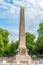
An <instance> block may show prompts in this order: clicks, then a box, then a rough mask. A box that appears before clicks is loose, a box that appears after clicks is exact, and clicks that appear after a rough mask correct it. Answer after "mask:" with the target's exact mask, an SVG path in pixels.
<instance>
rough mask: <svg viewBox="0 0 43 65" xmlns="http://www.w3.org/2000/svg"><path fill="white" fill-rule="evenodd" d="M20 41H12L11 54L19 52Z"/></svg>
mask: <svg viewBox="0 0 43 65" xmlns="http://www.w3.org/2000/svg"><path fill="white" fill-rule="evenodd" d="M17 48H18V41H16V42H15V43H14V42H13V41H12V42H11V44H10V56H14V55H16V53H17Z"/></svg>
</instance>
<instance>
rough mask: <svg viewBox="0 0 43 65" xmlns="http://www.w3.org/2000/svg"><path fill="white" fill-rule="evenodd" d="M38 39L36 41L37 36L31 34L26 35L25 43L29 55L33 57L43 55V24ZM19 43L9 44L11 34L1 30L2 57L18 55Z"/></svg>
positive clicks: (0, 51) (0, 45)
mask: <svg viewBox="0 0 43 65" xmlns="http://www.w3.org/2000/svg"><path fill="white" fill-rule="evenodd" d="M37 32H38V34H39V35H38V38H37V40H36V42H35V41H34V40H35V36H34V35H33V34H31V33H29V32H26V34H25V41H26V46H27V49H28V50H29V51H28V53H29V54H31V55H33V54H35V55H42V54H43V23H40V24H39V29H38V30H37ZM18 45H19V42H18V41H16V42H13V41H11V43H9V32H8V31H7V30H5V29H2V28H0V56H7V57H9V56H14V55H16V53H17V48H18Z"/></svg>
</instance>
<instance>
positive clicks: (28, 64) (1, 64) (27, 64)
mask: <svg viewBox="0 0 43 65" xmlns="http://www.w3.org/2000/svg"><path fill="white" fill-rule="evenodd" d="M0 65H43V63H40V62H39V61H33V62H20V63H17V62H7V63H4V62H0Z"/></svg>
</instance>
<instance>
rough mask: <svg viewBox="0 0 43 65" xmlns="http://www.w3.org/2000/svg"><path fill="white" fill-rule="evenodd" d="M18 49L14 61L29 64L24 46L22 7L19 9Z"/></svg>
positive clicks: (28, 56)
mask: <svg viewBox="0 0 43 65" xmlns="http://www.w3.org/2000/svg"><path fill="white" fill-rule="evenodd" d="M19 28H20V29H19V47H18V54H17V56H16V60H17V61H19V62H23V61H24V62H25V61H26V62H29V61H31V57H30V55H28V52H27V48H26V44H25V15H24V5H21V7H20V27H19Z"/></svg>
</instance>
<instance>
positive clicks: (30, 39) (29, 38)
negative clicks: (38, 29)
mask: <svg viewBox="0 0 43 65" xmlns="http://www.w3.org/2000/svg"><path fill="white" fill-rule="evenodd" d="M25 35H26V46H27V48H28V50H29V53H30V54H36V46H35V42H34V39H35V36H34V35H33V34H31V33H28V32H27V33H26V34H25Z"/></svg>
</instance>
